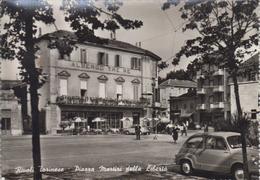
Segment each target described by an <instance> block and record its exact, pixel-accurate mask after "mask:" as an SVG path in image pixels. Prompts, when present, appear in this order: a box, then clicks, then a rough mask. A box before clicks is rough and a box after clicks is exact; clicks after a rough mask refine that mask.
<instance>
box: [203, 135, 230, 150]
mask: <svg viewBox="0 0 260 180" xmlns="http://www.w3.org/2000/svg"><path fill="white" fill-rule="evenodd" d="M205 146H206V149H215V150H226V149H227V145H226V143H225V141H224V139H223V138H221V137H208V138H207V139H206V144H205Z"/></svg>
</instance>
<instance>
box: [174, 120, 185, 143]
mask: <svg viewBox="0 0 260 180" xmlns="http://www.w3.org/2000/svg"><path fill="white" fill-rule="evenodd" d="M188 126H189V123H188V121H186V122H181V123H178V124H174V125H173V127H172V132H171V135H172V138H173V141H174V143H177V140H178V136H179V135H178V134H179V131H180V132H181V136H183V135H184V134H185V136H187V129H188Z"/></svg>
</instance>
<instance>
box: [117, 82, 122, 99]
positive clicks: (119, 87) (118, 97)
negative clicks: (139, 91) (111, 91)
mask: <svg viewBox="0 0 260 180" xmlns="http://www.w3.org/2000/svg"><path fill="white" fill-rule="evenodd" d="M116 96H117V99H122V96H123V85H122V84H117V85H116Z"/></svg>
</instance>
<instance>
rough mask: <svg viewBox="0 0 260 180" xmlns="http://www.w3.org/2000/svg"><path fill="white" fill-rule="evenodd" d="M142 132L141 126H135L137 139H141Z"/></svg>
mask: <svg viewBox="0 0 260 180" xmlns="http://www.w3.org/2000/svg"><path fill="white" fill-rule="evenodd" d="M140 133H141V126H140V125H139V124H138V125H136V126H135V134H136V140H140V139H141V137H140Z"/></svg>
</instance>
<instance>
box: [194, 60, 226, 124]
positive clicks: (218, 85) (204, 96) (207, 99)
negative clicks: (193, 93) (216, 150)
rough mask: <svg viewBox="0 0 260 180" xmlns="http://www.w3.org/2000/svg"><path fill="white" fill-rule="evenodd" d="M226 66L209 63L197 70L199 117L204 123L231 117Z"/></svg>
mask: <svg viewBox="0 0 260 180" xmlns="http://www.w3.org/2000/svg"><path fill="white" fill-rule="evenodd" d="M227 83H228V73H227V71H226V70H225V69H224V68H218V67H216V66H214V65H213V66H212V65H209V64H206V65H204V66H203V67H202V68H201V70H200V71H198V72H197V85H198V87H197V95H198V104H197V110H198V112H199V116H200V117H199V119H200V121H201V123H202V124H204V123H208V122H213V121H217V120H218V119H227V118H230V89H229V87H228V84H227Z"/></svg>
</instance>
